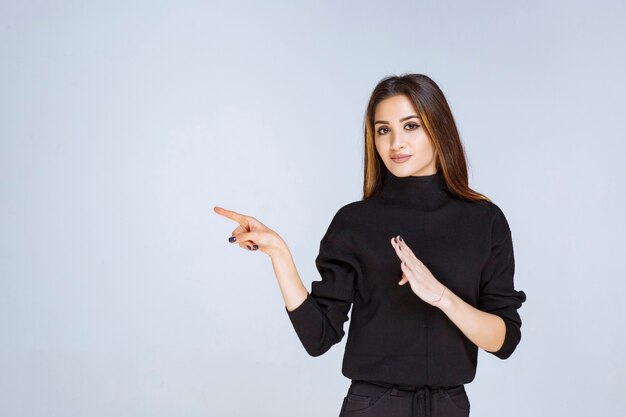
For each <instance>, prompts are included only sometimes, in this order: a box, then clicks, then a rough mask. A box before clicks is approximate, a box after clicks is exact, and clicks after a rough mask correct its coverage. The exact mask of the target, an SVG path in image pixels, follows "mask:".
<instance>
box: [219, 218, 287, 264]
mask: <svg viewBox="0 0 626 417" xmlns="http://www.w3.org/2000/svg"><path fill="white" fill-rule="evenodd" d="M213 210H214V211H215V212H216V213H217V214H220V215H222V216H224V217H227V218H229V219H231V220H234V221H236V222H237V223H239V226H237V228H236V229H235V230H233V231H232V233H231V234H232V236H234V237H235V238H236V241H233V242H231V243H238V244H239V247H240V248H242V249H247V250H260V251H261V252H264V253H266V254H268V255H271V253H272V252H273V251H276V250H278V249H280V248H281V247H283V246H284V245H285V242H284V241H283V239H282V238H281V237H280V236H279V235H278V233H276V232H275V231H273V230H272V229H270V228H269V227H267V226H265V225H264V224H263V223H261V222H260V221H258V220H257V219H256V218H254V217H252V216H246V215H244V214H240V213H237V212H235V211H232V210H226V209H224V208H222V207H219V206H215V207H213Z"/></svg>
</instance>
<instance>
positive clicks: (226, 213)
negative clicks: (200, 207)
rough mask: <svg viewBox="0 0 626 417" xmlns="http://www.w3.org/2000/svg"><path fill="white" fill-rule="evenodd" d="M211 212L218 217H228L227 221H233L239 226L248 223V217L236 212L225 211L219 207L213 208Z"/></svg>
mask: <svg viewBox="0 0 626 417" xmlns="http://www.w3.org/2000/svg"><path fill="white" fill-rule="evenodd" d="M213 211H215V212H216V213H217V214H219V215H222V216H224V217H228V218H229V219H231V220H234V221H236V222H237V223H239V224H247V223H248V221H249V216H246V215H245V214H240V213H237V212H236V211H232V210H226V209H225V208H222V207H219V206H215V207H213Z"/></svg>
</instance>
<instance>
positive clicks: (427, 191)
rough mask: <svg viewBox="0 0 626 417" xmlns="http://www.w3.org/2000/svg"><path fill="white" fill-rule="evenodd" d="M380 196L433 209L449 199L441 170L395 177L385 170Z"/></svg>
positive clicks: (408, 204) (409, 204) (404, 203)
mask: <svg viewBox="0 0 626 417" xmlns="http://www.w3.org/2000/svg"><path fill="white" fill-rule="evenodd" d="M380 196H381V197H382V198H384V199H387V200H392V201H394V202H396V203H400V204H403V205H407V206H411V207H416V208H421V209H435V208H437V207H439V206H441V205H443V204H444V203H446V202H448V201H449V200H450V199H451V196H452V194H451V193H450V191H449V190H448V187H447V184H446V181H445V179H444V178H443V172H442V171H441V170H439V171H437V172H436V173H435V174H430V175H420V176H407V177H397V176H395V175H393V174H392V173H391V171H388V170H387V171H386V172H385V177H384V179H383V188H382V191H381V193H380Z"/></svg>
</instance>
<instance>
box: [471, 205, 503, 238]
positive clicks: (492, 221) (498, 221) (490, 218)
mask: <svg viewBox="0 0 626 417" xmlns="http://www.w3.org/2000/svg"><path fill="white" fill-rule="evenodd" d="M476 204H477V207H478V208H479V210H481V211H482V212H483V213H482V215H483V216H485V218H486V220H487V224H489V229H490V231H491V238H492V241H493V242H497V241H501V240H502V239H503V238H505V237H506V236H507V235H508V234H510V233H511V228H510V227H509V222H508V220H507V218H506V215H505V214H504V211H503V210H502V209H501V208H500V206H499V205H498V204H496V203H494V202H493V201H479V202H477V203H476Z"/></svg>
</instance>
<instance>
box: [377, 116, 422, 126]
mask: <svg viewBox="0 0 626 417" xmlns="http://www.w3.org/2000/svg"><path fill="white" fill-rule="evenodd" d="M413 117H415V118H417V119H419V116H417V115H415V114H412V115H411V116H407V117H403V118H402V119H400V120H398V121H399V122H404V121H405V120H408V119H412V118H413ZM378 123H387V124H388V123H389V122H388V121H386V120H377V121H375V122H374V125H376V124H378Z"/></svg>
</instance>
